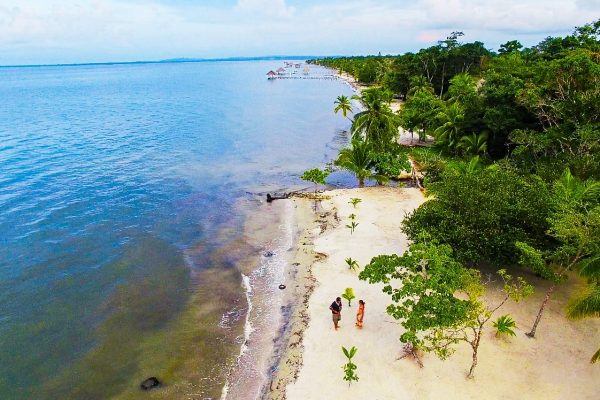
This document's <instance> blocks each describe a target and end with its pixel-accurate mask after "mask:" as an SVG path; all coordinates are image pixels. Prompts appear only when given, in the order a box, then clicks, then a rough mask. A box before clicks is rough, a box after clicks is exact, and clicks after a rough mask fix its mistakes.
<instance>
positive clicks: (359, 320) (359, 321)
mask: <svg viewBox="0 0 600 400" xmlns="http://www.w3.org/2000/svg"><path fill="white" fill-rule="evenodd" d="M364 318H365V302H364V301H362V300H359V301H358V311H357V312H356V326H357V327H359V328H362V327H363V319H364Z"/></svg>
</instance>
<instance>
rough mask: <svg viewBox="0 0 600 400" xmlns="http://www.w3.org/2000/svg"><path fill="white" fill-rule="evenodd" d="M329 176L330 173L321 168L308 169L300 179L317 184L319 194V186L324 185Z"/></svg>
mask: <svg viewBox="0 0 600 400" xmlns="http://www.w3.org/2000/svg"><path fill="white" fill-rule="evenodd" d="M328 176H329V171H327V170H321V169H319V168H313V169H308V170H306V171H304V173H303V174H302V176H301V177H300V179H302V180H303V181H307V182H312V183H314V184H315V193H317V187H318V185H324V184H325V179H327V177H328Z"/></svg>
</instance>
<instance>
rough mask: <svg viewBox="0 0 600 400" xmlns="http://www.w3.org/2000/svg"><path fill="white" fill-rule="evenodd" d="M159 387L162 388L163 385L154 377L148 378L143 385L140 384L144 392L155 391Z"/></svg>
mask: <svg viewBox="0 0 600 400" xmlns="http://www.w3.org/2000/svg"><path fill="white" fill-rule="evenodd" d="M159 386H161V383H160V381H159V380H158V379H157V378H156V377H154V376H151V377H150V378H148V379H146V380H144V381H143V382H142V383H140V389H142V390H150V389H155V388H157V387H159Z"/></svg>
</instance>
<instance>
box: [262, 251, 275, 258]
mask: <svg viewBox="0 0 600 400" xmlns="http://www.w3.org/2000/svg"><path fill="white" fill-rule="evenodd" d="M263 255H264V256H265V257H273V252H272V251H265V252H264V253H263Z"/></svg>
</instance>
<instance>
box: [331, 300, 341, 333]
mask: <svg viewBox="0 0 600 400" xmlns="http://www.w3.org/2000/svg"><path fill="white" fill-rule="evenodd" d="M329 309H330V310H331V317H332V318H333V327H334V328H335V330H336V331H337V330H338V328H339V326H338V322H340V319H341V318H342V299H341V298H340V297H338V298H336V299H335V301H334V302H333V303H331V305H330V306H329Z"/></svg>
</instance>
